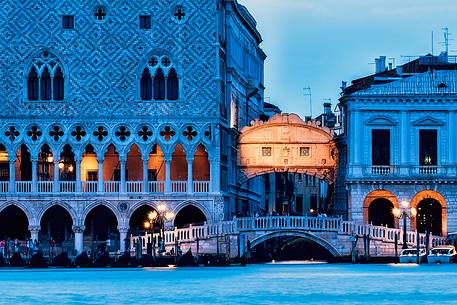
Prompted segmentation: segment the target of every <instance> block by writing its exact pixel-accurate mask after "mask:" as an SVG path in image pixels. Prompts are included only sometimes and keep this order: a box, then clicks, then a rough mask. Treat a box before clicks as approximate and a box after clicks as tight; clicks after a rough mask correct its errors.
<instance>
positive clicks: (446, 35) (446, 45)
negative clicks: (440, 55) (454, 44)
mask: <svg viewBox="0 0 457 305" xmlns="http://www.w3.org/2000/svg"><path fill="white" fill-rule="evenodd" d="M442 30H443V34H444V41H443V42H442V43H441V44H442V45H444V48H445V50H446V51H445V52H446V55H449V41H451V40H452V39H450V38H449V36H451V35H452V34H451V33H449V28H448V27H445V28H443V29H442Z"/></svg>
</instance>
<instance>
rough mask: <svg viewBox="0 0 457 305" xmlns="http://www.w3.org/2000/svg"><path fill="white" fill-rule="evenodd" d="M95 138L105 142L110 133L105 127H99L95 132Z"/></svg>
mask: <svg viewBox="0 0 457 305" xmlns="http://www.w3.org/2000/svg"><path fill="white" fill-rule="evenodd" d="M93 134H94V136H95V137H96V138H97V140H99V141H100V142H101V141H103V139H104V138H105V137H107V136H108V131H106V130H105V127H103V126H98V127H97V129H96V130H95V131H94V133H93Z"/></svg>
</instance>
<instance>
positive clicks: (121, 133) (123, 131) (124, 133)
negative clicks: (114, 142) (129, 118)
mask: <svg viewBox="0 0 457 305" xmlns="http://www.w3.org/2000/svg"><path fill="white" fill-rule="evenodd" d="M114 134H115V135H116V137H118V138H119V140H121V141H122V142H124V141H125V140H127V139H128V138H129V137H130V135H131V133H130V131H129V130H128V129H127V127H125V126H121V127H119V128H118V130H117V131H116V132H115V133H114Z"/></svg>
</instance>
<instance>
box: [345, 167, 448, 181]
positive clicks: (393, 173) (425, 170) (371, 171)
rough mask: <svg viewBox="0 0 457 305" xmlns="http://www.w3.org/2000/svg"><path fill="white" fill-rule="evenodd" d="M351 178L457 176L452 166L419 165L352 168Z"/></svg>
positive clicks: (446, 177)
mask: <svg viewBox="0 0 457 305" xmlns="http://www.w3.org/2000/svg"><path fill="white" fill-rule="evenodd" d="M349 169H350V172H349V173H350V174H349V178H354V179H359V178H362V179H381V180H385V179H401V180H404V179H413V178H414V179H428V178H430V177H433V178H437V177H442V178H444V179H449V178H451V177H454V178H455V176H456V174H455V172H456V171H455V168H454V171H453V170H452V169H453V168H452V167H450V166H437V165H428V166H422V165H421V166H419V165H403V166H400V165H386V166H384V165H383V166H381V165H366V166H350V167H349Z"/></svg>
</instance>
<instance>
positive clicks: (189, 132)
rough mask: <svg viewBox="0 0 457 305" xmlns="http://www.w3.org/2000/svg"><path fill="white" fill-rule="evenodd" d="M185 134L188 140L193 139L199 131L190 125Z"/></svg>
mask: <svg viewBox="0 0 457 305" xmlns="http://www.w3.org/2000/svg"><path fill="white" fill-rule="evenodd" d="M182 135H183V136H185V137H186V138H187V140H189V141H192V140H193V138H195V137H196V136H197V132H196V131H195V130H194V129H193V128H192V126H188V127H187V128H186V130H184V131H183V133H182Z"/></svg>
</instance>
